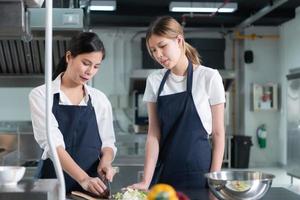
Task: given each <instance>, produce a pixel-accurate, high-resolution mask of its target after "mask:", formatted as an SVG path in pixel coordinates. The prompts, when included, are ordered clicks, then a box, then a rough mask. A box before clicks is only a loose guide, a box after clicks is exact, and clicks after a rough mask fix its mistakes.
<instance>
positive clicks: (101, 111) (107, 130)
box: [29, 74, 117, 159]
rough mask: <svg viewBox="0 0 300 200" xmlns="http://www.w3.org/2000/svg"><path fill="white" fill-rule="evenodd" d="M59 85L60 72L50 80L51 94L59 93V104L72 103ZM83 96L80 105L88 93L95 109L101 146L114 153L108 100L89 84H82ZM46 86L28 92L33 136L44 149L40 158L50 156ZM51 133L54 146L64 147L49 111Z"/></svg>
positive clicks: (83, 102) (84, 103)
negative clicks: (108, 148)
mask: <svg viewBox="0 0 300 200" xmlns="http://www.w3.org/2000/svg"><path fill="white" fill-rule="evenodd" d="M60 85H61V74H60V75H59V76H58V77H57V78H56V79H55V80H54V81H53V82H52V94H53V95H54V94H56V93H59V96H60V99H59V104H60V105H72V103H71V102H70V100H69V99H68V97H67V96H66V95H65V94H64V93H63V91H61V90H60ZM84 89H85V94H86V96H85V98H84V99H82V101H81V102H80V104H79V105H80V106H86V105H87V103H88V101H89V95H90V97H91V99H92V102H91V103H92V105H93V107H94V109H95V114H96V119H97V124H98V129H99V135H100V138H101V140H102V148H104V147H110V148H112V149H113V151H114V155H115V154H116V151H117V148H116V146H115V133H114V128H113V115H112V108H111V104H110V102H109V100H108V99H107V97H106V96H105V94H104V93H102V92H100V91H99V90H97V89H95V88H92V87H90V86H87V85H84ZM45 92H46V86H45V85H41V86H38V87H36V88H34V89H33V90H32V91H31V92H30V94H29V102H30V110H31V119H32V126H33V132H34V137H35V139H36V141H37V143H38V144H39V145H40V147H41V148H42V149H43V150H44V152H43V155H42V159H47V158H49V157H52V155H51V154H50V150H49V148H50V147H49V144H48V142H47V136H46V123H45V118H46V113H45V107H46V105H45V102H46V93H45ZM51 122H52V126H51V134H52V136H53V137H52V138H53V143H54V145H55V147H57V146H60V145H61V146H62V147H63V148H65V143H64V139H63V135H62V133H61V132H60V130H59V128H58V122H57V120H56V118H55V116H54V115H53V113H51Z"/></svg>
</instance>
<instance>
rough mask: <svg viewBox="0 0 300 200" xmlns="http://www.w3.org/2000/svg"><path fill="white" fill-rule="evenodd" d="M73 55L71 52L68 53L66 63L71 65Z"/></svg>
mask: <svg viewBox="0 0 300 200" xmlns="http://www.w3.org/2000/svg"><path fill="white" fill-rule="evenodd" d="M71 57H72V55H71V52H70V51H67V52H66V63H69V61H70V59H71Z"/></svg>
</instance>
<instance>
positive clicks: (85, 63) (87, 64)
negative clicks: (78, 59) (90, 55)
mask: <svg viewBox="0 0 300 200" xmlns="http://www.w3.org/2000/svg"><path fill="white" fill-rule="evenodd" d="M82 64H84V65H86V66H89V65H90V63H87V62H82Z"/></svg>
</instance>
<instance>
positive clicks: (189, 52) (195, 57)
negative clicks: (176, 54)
mask: <svg viewBox="0 0 300 200" xmlns="http://www.w3.org/2000/svg"><path fill="white" fill-rule="evenodd" d="M184 52H185V55H186V57H187V58H188V59H189V60H190V61H191V62H192V63H193V64H196V65H200V64H201V62H202V60H201V57H200V55H199V53H198V51H197V49H195V48H194V47H192V46H191V45H190V44H189V43H187V42H184Z"/></svg>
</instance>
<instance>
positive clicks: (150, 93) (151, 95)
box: [143, 75, 157, 102]
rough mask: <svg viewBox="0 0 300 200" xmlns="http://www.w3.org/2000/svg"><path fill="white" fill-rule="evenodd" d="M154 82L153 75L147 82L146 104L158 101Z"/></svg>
mask: <svg viewBox="0 0 300 200" xmlns="http://www.w3.org/2000/svg"><path fill="white" fill-rule="evenodd" d="M153 84H154V82H153V77H152V76H151V75H149V76H148V78H147V82H146V88H145V92H144V97H143V101H144V102H156V101H157V93H156V92H155V91H154V87H153V86H154V85H153Z"/></svg>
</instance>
